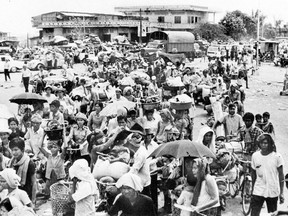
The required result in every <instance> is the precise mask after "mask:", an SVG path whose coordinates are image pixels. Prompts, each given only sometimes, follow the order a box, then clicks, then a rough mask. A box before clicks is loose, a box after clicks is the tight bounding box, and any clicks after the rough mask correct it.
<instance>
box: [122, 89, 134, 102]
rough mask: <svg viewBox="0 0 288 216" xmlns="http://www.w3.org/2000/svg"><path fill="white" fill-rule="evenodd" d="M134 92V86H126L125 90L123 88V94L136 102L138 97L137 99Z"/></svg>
mask: <svg viewBox="0 0 288 216" xmlns="http://www.w3.org/2000/svg"><path fill="white" fill-rule="evenodd" d="M132 93H133V89H132V87H130V86H127V87H125V88H124V90H123V96H124V97H125V98H126V99H127V100H128V101H131V102H136V99H135V97H134V96H133V95H132Z"/></svg>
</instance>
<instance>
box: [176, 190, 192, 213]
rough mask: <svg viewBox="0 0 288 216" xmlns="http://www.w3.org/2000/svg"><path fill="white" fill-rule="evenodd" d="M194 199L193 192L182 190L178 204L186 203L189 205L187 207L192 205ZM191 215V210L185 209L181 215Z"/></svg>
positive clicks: (185, 204)
mask: <svg viewBox="0 0 288 216" xmlns="http://www.w3.org/2000/svg"><path fill="white" fill-rule="evenodd" d="M192 199H193V192H191V191H186V190H185V189H184V190H183V191H182V192H181V195H180V197H179V198H178V199H177V204H179V205H184V206H187V207H191V203H192ZM190 215H191V212H189V211H185V210H181V214H180V216H190Z"/></svg>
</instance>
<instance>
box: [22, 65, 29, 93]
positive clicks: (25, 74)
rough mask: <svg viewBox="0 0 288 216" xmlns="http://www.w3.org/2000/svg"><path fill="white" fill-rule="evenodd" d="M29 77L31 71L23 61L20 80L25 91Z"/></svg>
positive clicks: (27, 90) (27, 89) (27, 87)
mask: <svg viewBox="0 0 288 216" xmlns="http://www.w3.org/2000/svg"><path fill="white" fill-rule="evenodd" d="M30 77H31V71H30V70H29V69H28V68H27V64H26V63H24V65H23V69H22V82H23V85H24V88H25V92H29V80H30Z"/></svg>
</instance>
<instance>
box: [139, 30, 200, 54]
mask: <svg viewBox="0 0 288 216" xmlns="http://www.w3.org/2000/svg"><path fill="white" fill-rule="evenodd" d="M194 43H195V36H194V35H193V34H192V33H191V32H185V31H155V32H152V33H151V35H150V42H149V43H148V44H147V46H146V47H145V48H143V49H142V50H141V55H142V56H145V54H146V53H153V52H157V51H162V52H165V53H171V54H174V53H178V54H179V53H184V54H185V56H186V57H188V58H191V57H193V56H195V48H194Z"/></svg>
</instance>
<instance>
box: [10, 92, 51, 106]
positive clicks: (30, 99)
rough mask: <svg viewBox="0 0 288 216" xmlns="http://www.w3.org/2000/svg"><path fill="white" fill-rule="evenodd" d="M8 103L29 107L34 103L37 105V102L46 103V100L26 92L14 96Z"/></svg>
mask: <svg viewBox="0 0 288 216" xmlns="http://www.w3.org/2000/svg"><path fill="white" fill-rule="evenodd" d="M9 101H10V102H11V103H17V104H31V105H32V104H34V103H37V102H42V103H46V102H47V100H46V99H45V98H44V97H42V96H41V95H39V94H35V93H27V92H26V93H22V94H18V95H15V96H14V97H12V98H11V99H10V100H9Z"/></svg>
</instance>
